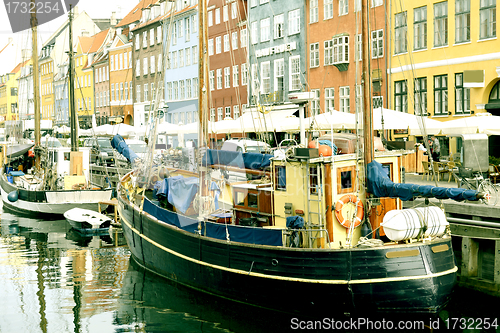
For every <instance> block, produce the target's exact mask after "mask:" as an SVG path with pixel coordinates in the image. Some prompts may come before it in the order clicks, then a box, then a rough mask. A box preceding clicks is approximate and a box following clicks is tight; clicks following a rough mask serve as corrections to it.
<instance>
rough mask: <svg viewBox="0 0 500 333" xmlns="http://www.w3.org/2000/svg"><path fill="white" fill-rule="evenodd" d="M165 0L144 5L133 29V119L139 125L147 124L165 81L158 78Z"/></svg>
mask: <svg viewBox="0 0 500 333" xmlns="http://www.w3.org/2000/svg"><path fill="white" fill-rule="evenodd" d="M166 4H167V3H166V2H161V3H160V2H155V3H152V4H150V5H149V6H147V7H144V8H142V16H141V18H140V21H139V23H138V25H136V26H135V27H134V28H133V29H131V32H132V34H133V50H132V66H133V73H132V85H133V87H134V93H133V96H132V97H133V100H134V115H133V120H134V124H135V125H136V126H144V125H146V124H148V122H149V120H150V119H151V115H152V110H153V104H154V101H155V98H156V88H158V86H159V84H162V83H160V82H161V81H160V79H159V78H160V77H161V76H160V75H161V71H162V69H163V66H162V64H163V43H162V42H163V30H162V29H163V26H162V19H163V18H164V16H165V12H166ZM160 98H161V99H162V98H163V96H161V97H160Z"/></svg>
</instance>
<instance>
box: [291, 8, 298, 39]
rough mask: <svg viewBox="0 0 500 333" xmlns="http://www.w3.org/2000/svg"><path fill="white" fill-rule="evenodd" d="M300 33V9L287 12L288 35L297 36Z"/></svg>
mask: <svg viewBox="0 0 500 333" xmlns="http://www.w3.org/2000/svg"><path fill="white" fill-rule="evenodd" d="M299 32H300V9H295V10H292V11H290V12H288V34H289V35H293V34H298V33H299Z"/></svg>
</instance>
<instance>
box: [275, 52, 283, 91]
mask: <svg viewBox="0 0 500 333" xmlns="http://www.w3.org/2000/svg"><path fill="white" fill-rule="evenodd" d="M284 89H285V59H283V58H281V59H276V60H274V91H278V92H279V93H280V94H282V93H283V90H284Z"/></svg>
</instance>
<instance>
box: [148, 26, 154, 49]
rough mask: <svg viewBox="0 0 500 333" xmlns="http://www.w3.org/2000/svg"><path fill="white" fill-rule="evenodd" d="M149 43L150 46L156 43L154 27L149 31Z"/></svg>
mask: <svg viewBox="0 0 500 333" xmlns="http://www.w3.org/2000/svg"><path fill="white" fill-rule="evenodd" d="M149 45H150V46H152V45H155V30H154V29H151V30H150V31H149Z"/></svg>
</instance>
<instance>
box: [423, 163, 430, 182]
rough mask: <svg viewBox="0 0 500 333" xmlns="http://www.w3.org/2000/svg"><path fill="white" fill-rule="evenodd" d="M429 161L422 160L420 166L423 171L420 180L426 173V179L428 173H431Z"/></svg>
mask: <svg viewBox="0 0 500 333" xmlns="http://www.w3.org/2000/svg"><path fill="white" fill-rule="evenodd" d="M430 165H431V164H430V162H426V161H422V167H423V168H424V173H423V174H422V180H424V176H425V175H427V180H429V175H430V174H431V168H430Z"/></svg>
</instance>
